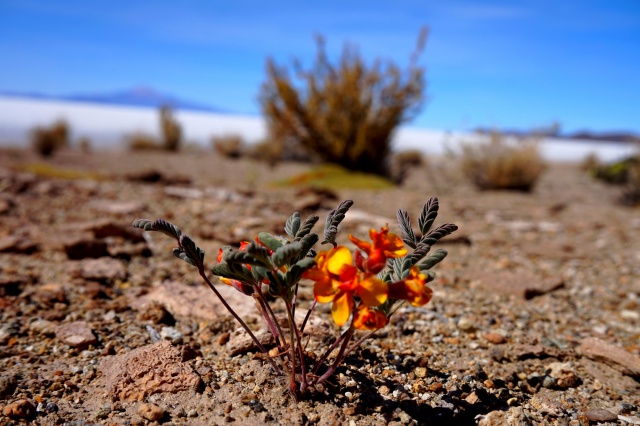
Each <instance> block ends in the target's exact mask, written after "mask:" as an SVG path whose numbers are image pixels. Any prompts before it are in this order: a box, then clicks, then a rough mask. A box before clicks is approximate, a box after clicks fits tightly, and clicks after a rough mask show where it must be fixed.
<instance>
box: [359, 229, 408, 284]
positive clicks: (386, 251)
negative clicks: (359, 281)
mask: <svg viewBox="0 0 640 426" xmlns="http://www.w3.org/2000/svg"><path fill="white" fill-rule="evenodd" d="M369 237H370V238H371V241H372V242H373V244H371V243H368V242H366V241H362V240H360V239H358V238H356V237H354V236H353V235H349V239H350V240H351V241H352V242H353V244H355V245H356V246H358V248H359V249H360V250H362V251H364V252H365V253H366V254H367V258H366V259H364V258H363V257H362V256H361V255H360V254H359V253H357V254H356V264H357V265H358V267H359V268H360V269H362V270H363V271H365V272H369V273H372V274H377V273H378V272H380V271H382V270H383V269H384V267H385V265H386V263H387V258H390V257H402V256H404V255H406V254H407V249H406V248H404V244H403V243H402V240H401V239H400V237H398V236H397V235H396V234H393V233H390V232H389V226H388V225H387V226H385V227H383V228H380V232H376V230H375V229H371V230H370V231H369Z"/></svg>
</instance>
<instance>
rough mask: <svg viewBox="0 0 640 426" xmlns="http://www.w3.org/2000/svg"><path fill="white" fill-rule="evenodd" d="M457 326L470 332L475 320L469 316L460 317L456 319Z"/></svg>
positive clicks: (473, 328)
mask: <svg viewBox="0 0 640 426" xmlns="http://www.w3.org/2000/svg"><path fill="white" fill-rule="evenodd" d="M458 328H459V329H460V330H462V331H466V332H472V331H475V329H476V327H475V321H473V320H472V319H471V318H469V317H461V318H460V319H459V320H458Z"/></svg>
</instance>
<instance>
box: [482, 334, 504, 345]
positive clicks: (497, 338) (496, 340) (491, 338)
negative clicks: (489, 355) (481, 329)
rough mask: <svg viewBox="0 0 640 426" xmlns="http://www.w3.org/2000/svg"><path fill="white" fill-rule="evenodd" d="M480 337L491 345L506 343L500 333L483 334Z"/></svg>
mask: <svg viewBox="0 0 640 426" xmlns="http://www.w3.org/2000/svg"><path fill="white" fill-rule="evenodd" d="M482 337H483V338H484V340H486V341H487V342H490V343H493V344H494V345H500V344H502V343H504V342H506V341H507V338H506V337H504V336H503V335H502V334H500V333H485V334H483V335H482Z"/></svg>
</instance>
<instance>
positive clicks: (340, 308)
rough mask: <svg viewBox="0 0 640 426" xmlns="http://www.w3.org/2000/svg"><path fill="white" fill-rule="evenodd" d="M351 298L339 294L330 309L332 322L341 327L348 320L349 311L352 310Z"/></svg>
mask: <svg viewBox="0 0 640 426" xmlns="http://www.w3.org/2000/svg"><path fill="white" fill-rule="evenodd" d="M353 304H354V303H353V296H351V294H349V293H344V292H340V293H339V294H338V295H337V296H336V297H335V298H334V299H333V306H332V307H331V316H332V317H333V321H334V322H335V323H336V324H337V325H338V326H342V325H343V324H344V323H345V322H347V320H348V319H349V315H351V311H352V310H353Z"/></svg>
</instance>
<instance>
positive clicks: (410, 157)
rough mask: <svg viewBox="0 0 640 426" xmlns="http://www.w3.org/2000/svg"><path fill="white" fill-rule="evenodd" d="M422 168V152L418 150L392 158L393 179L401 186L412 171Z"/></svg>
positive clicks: (399, 153)
mask: <svg viewBox="0 0 640 426" xmlns="http://www.w3.org/2000/svg"><path fill="white" fill-rule="evenodd" d="M422 166H424V158H423V154H422V152H420V151H418V150H417V149H407V150H405V151H400V152H398V153H396V154H394V155H393V157H392V158H391V179H393V181H394V182H395V183H397V184H401V183H402V182H404V180H405V179H406V178H407V175H408V174H409V171H410V170H411V169H413V168H417V167H422Z"/></svg>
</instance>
